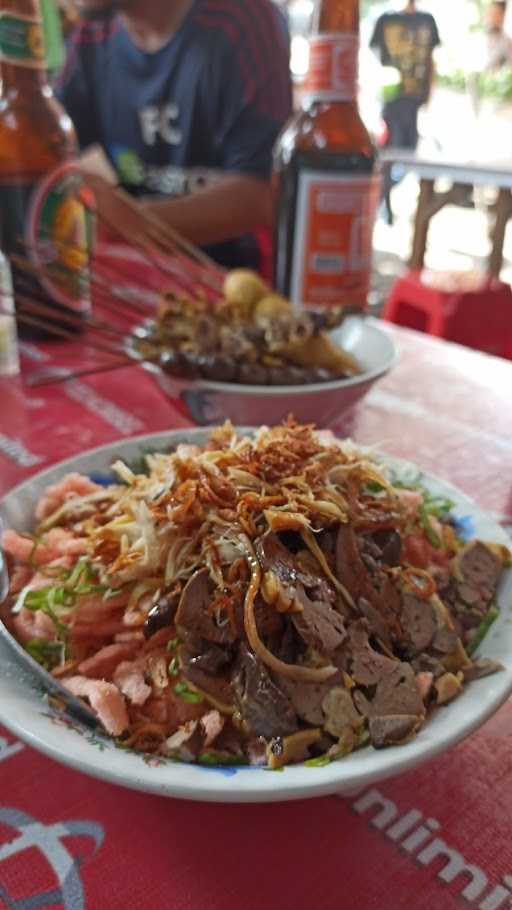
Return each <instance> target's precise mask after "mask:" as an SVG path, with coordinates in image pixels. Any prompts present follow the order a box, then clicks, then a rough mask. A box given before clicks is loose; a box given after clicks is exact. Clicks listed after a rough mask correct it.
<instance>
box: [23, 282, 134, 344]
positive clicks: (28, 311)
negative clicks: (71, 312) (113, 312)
mask: <svg viewBox="0 0 512 910" xmlns="http://www.w3.org/2000/svg"><path fill="white" fill-rule="evenodd" d="M17 302H18V309H17V312H16V319H17V320H19V321H20V322H23V323H25V324H26V325H32V326H33V327H34V328H38V329H42V330H43V331H44V332H47V333H49V334H51V335H57V336H58V337H59V338H65V339H66V340H67V341H77V340H78V339H77V335H76V332H73V331H71V329H65V328H62V327H61V326H58V325H54V324H52V323H49V322H48V319H47V318H46V319H45V318H44V317H45V315H46V314H45V313H44V312H41V311H40V310H39V309H38V307H39V304H36V306H35V307H34V306H33V305H32V303H31V301H30V300H28V299H27V298H23V297H20V296H18V298H17ZM20 303H21V307H20V306H19V304H20ZM47 310H49V311H50V312H51V315H52V316H55V311H54V310H51V308H49V307H48V308H47ZM60 316H61V314H59V317H60ZM39 317H41V318H39ZM83 344H84V346H86V347H89V348H92V349H93V350H96V351H100V352H101V353H102V354H111V355H114V356H116V357H118V356H119V355H120V354H121V355H122V354H123V351H122V350H121V349H120V348H114V347H109V346H108V345H105V344H101V343H99V342H98V341H96V340H93V339H91V338H88V337H87V336H86V337H85V338H84V339H83Z"/></svg>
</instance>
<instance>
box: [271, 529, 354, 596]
mask: <svg viewBox="0 0 512 910" xmlns="http://www.w3.org/2000/svg"><path fill="white" fill-rule="evenodd" d="M256 555H257V557H258V562H259V563H260V566H261V568H262V569H263V572H273V574H274V575H275V576H276V578H277V579H278V581H279V583H280V584H281V586H282V587H283V588H284V590H285V592H286V591H288V592H290V597H291V598H293V592H294V590H295V589H296V587H297V585H298V584H299V583H300V584H302V585H303V586H304V588H305V589H306V590H308V591H309V590H310V589H312V590H316V591H317V592H318V591H321V592H322V600H324V599H325V600H328V601H329V602H334V600H335V599H336V592H335V591H333V589H332V588H331V586H330V584H329V582H328V581H327V579H326V578H324V576H323V575H322V574H321V573H320V571H319V570H318V571H316V572H312V571H311V570H310V569H309V567H307V566H306V565H304V560H301V559H297V557H296V554H294V553H292V552H290V550H288V549H287V548H286V546H285V545H284V544H283V543H282V541H281V540H280V539H279V537H278V536H277V534H275V533H274V532H273V531H267V533H266V534H264V535H263V537H260V538H259V540H258V541H257V542H256Z"/></svg>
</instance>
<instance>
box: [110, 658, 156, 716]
mask: <svg viewBox="0 0 512 910" xmlns="http://www.w3.org/2000/svg"><path fill="white" fill-rule="evenodd" d="M114 682H115V684H116V686H117V688H118V689H119V690H120V691H121V692H122V693H123V695H126V698H127V699H128V701H129V702H131V704H132V705H137V706H138V707H140V706H141V705H145V704H146V702H147V700H148V698H150V696H151V694H152V689H151V686H148V685H146V682H145V680H144V672H143V668H142V666H141V665H140V664H139V663H136V662H135V661H123V663H121V664H119V666H118V667H117V668H116V671H115V673H114Z"/></svg>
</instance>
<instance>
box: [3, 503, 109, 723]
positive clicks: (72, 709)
mask: <svg viewBox="0 0 512 910" xmlns="http://www.w3.org/2000/svg"><path fill="white" fill-rule="evenodd" d="M2 534H3V524H2V519H1V518H0V540H1V538H2ZM8 593H9V575H8V572H7V562H6V559H5V556H4V553H3V551H2V547H1V546H0V606H1V605H2V603H3V602H4V600H5V599H6V597H7V595H8ZM0 635H1V637H2V638H3V639H4V641H5V642H6V643H7V644H8V645H9V648H10V649H11V651H12V652H13V653H14V654H15V655H16V658H17V660H18V661H19V662H20V663H21V664H23V665H24V667H25V668H26V669H27V670H29V671H30V673H31V675H32V676H34V677H35V678H36V679H37V680H38V682H40V683H41V684H42V685H43V686H44V688H45V689H46V691H47V692H48V693H49V694H50V695H54V696H57V697H58V698H59V699H60V700H62V701H63V702H64V704H65V706H66V708H67V710H68V711H69V714H71V716H72V717H74V718H76V720H79V721H81V723H83V724H85V725H86V726H87V727H90V728H91V729H94V730H102V729H103V728H102V726H101V724H100V722H99V720H98V718H97V717H96V715H95V714H94V712H93V711H91V709H90V708H88V707H87V705H86V704H85V703H84V702H83V701H81V700H80V699H79V698H76V697H75V696H74V695H72V694H71V692H68V690H67V689H66V688H65V687H64V686H63V685H62V684H61V683H60V682H59V681H58V680H57V679H55V678H54V677H53V676H52V675H51V673H48V671H47V670H45V669H44V667H42V666H41V664H38V663H37V661H36V660H34V658H33V657H31V655H30V654H29V653H28V651H25V648H24V647H23V646H22V645H20V643H19V642H18V641H17V640H16V639H15V638H14V636H13V635H11V633H10V632H9V629H8V628H7V626H6V625H5V623H4V622H3V620H2V618H1V617H0Z"/></svg>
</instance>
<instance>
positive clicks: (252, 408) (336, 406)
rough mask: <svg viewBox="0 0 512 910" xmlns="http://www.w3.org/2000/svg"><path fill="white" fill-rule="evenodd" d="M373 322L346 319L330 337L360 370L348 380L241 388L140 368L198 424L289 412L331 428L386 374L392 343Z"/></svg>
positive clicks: (251, 420)
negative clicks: (183, 407)
mask: <svg viewBox="0 0 512 910" xmlns="http://www.w3.org/2000/svg"><path fill="white" fill-rule="evenodd" d="M381 325H382V324H381V323H380V322H379V321H378V320H376V319H371V318H370V319H367V318H363V319H362V318H360V317H357V316H353V317H349V318H348V319H346V320H345V322H344V323H343V325H342V326H340V328H339V329H336V330H334V331H333V332H332V333H331V337H332V338H333V339H334V340H335V341H336V342H337V343H338V344H339V346H340V347H342V348H343V350H345V351H347V352H348V353H350V354H352V355H353V356H354V357H355V358H356V360H357V361H358V363H359V364H360V365H361V368H362V372H361V373H360V374H359V375H357V376H353V377H351V378H349V379H335V380H333V381H332V382H317V383H314V384H308V385H299V386H297V385H282V386H266V385H242V384H240V383H234V382H213V381H209V380H206V379H178V378H176V377H174V376H171V375H169V374H168V373H166V372H164V370H162V369H161V368H160V367H159V366H157V365H156V364H151V363H145V364H144V366H145V368H146V369H147V370H149V371H150V372H151V373H153V375H154V376H155V379H156V381H157V382H158V384H159V386H160V388H161V389H162V390H163V391H164V392H165V394H166V395H168V396H169V398H173V399H179V400H180V401H181V402H182V404H183V405H184V406H185V408H186V410H187V412H188V415H189V417H190V419H191V420H192V421H193V422H194V423H196V424H198V425H199V426H208V425H211V424H217V423H222V422H223V421H224V420H227V419H229V420H231V422H232V423H233V424H237V425H239V426H245V425H249V424H250V425H252V426H254V425H258V424H278V423H281V421H282V420H285V419H286V418H287V417H288V415H289V414H293V416H294V417H295V418H296V420H298V421H300V422H301V423H315V424H316V425H317V426H319V427H329V426H331V425H332V424H333V423H334V422H335V421H336V420H337V419H338V418H339V417H340V416H341V415H342V414H343V413H345V411H348V409H349V408H351V407H352V406H353V405H354V404H355V403H356V402H357V401H359V400H360V399H361V398H362V397H363V396H364V395H366V393H367V392H368V390H369V389H370V387H371V386H372V385H373V383H374V382H376V381H377V380H378V379H380V377H381V376H384V374H385V373H387V372H388V370H390V369H391V368H392V367H393V365H394V364H395V362H396V359H397V349H396V345H395V343H394V341H393V339H392V337H391V335H390V334H388V333H387V332H386V331H384V330H383V329H382V328H381Z"/></svg>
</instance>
